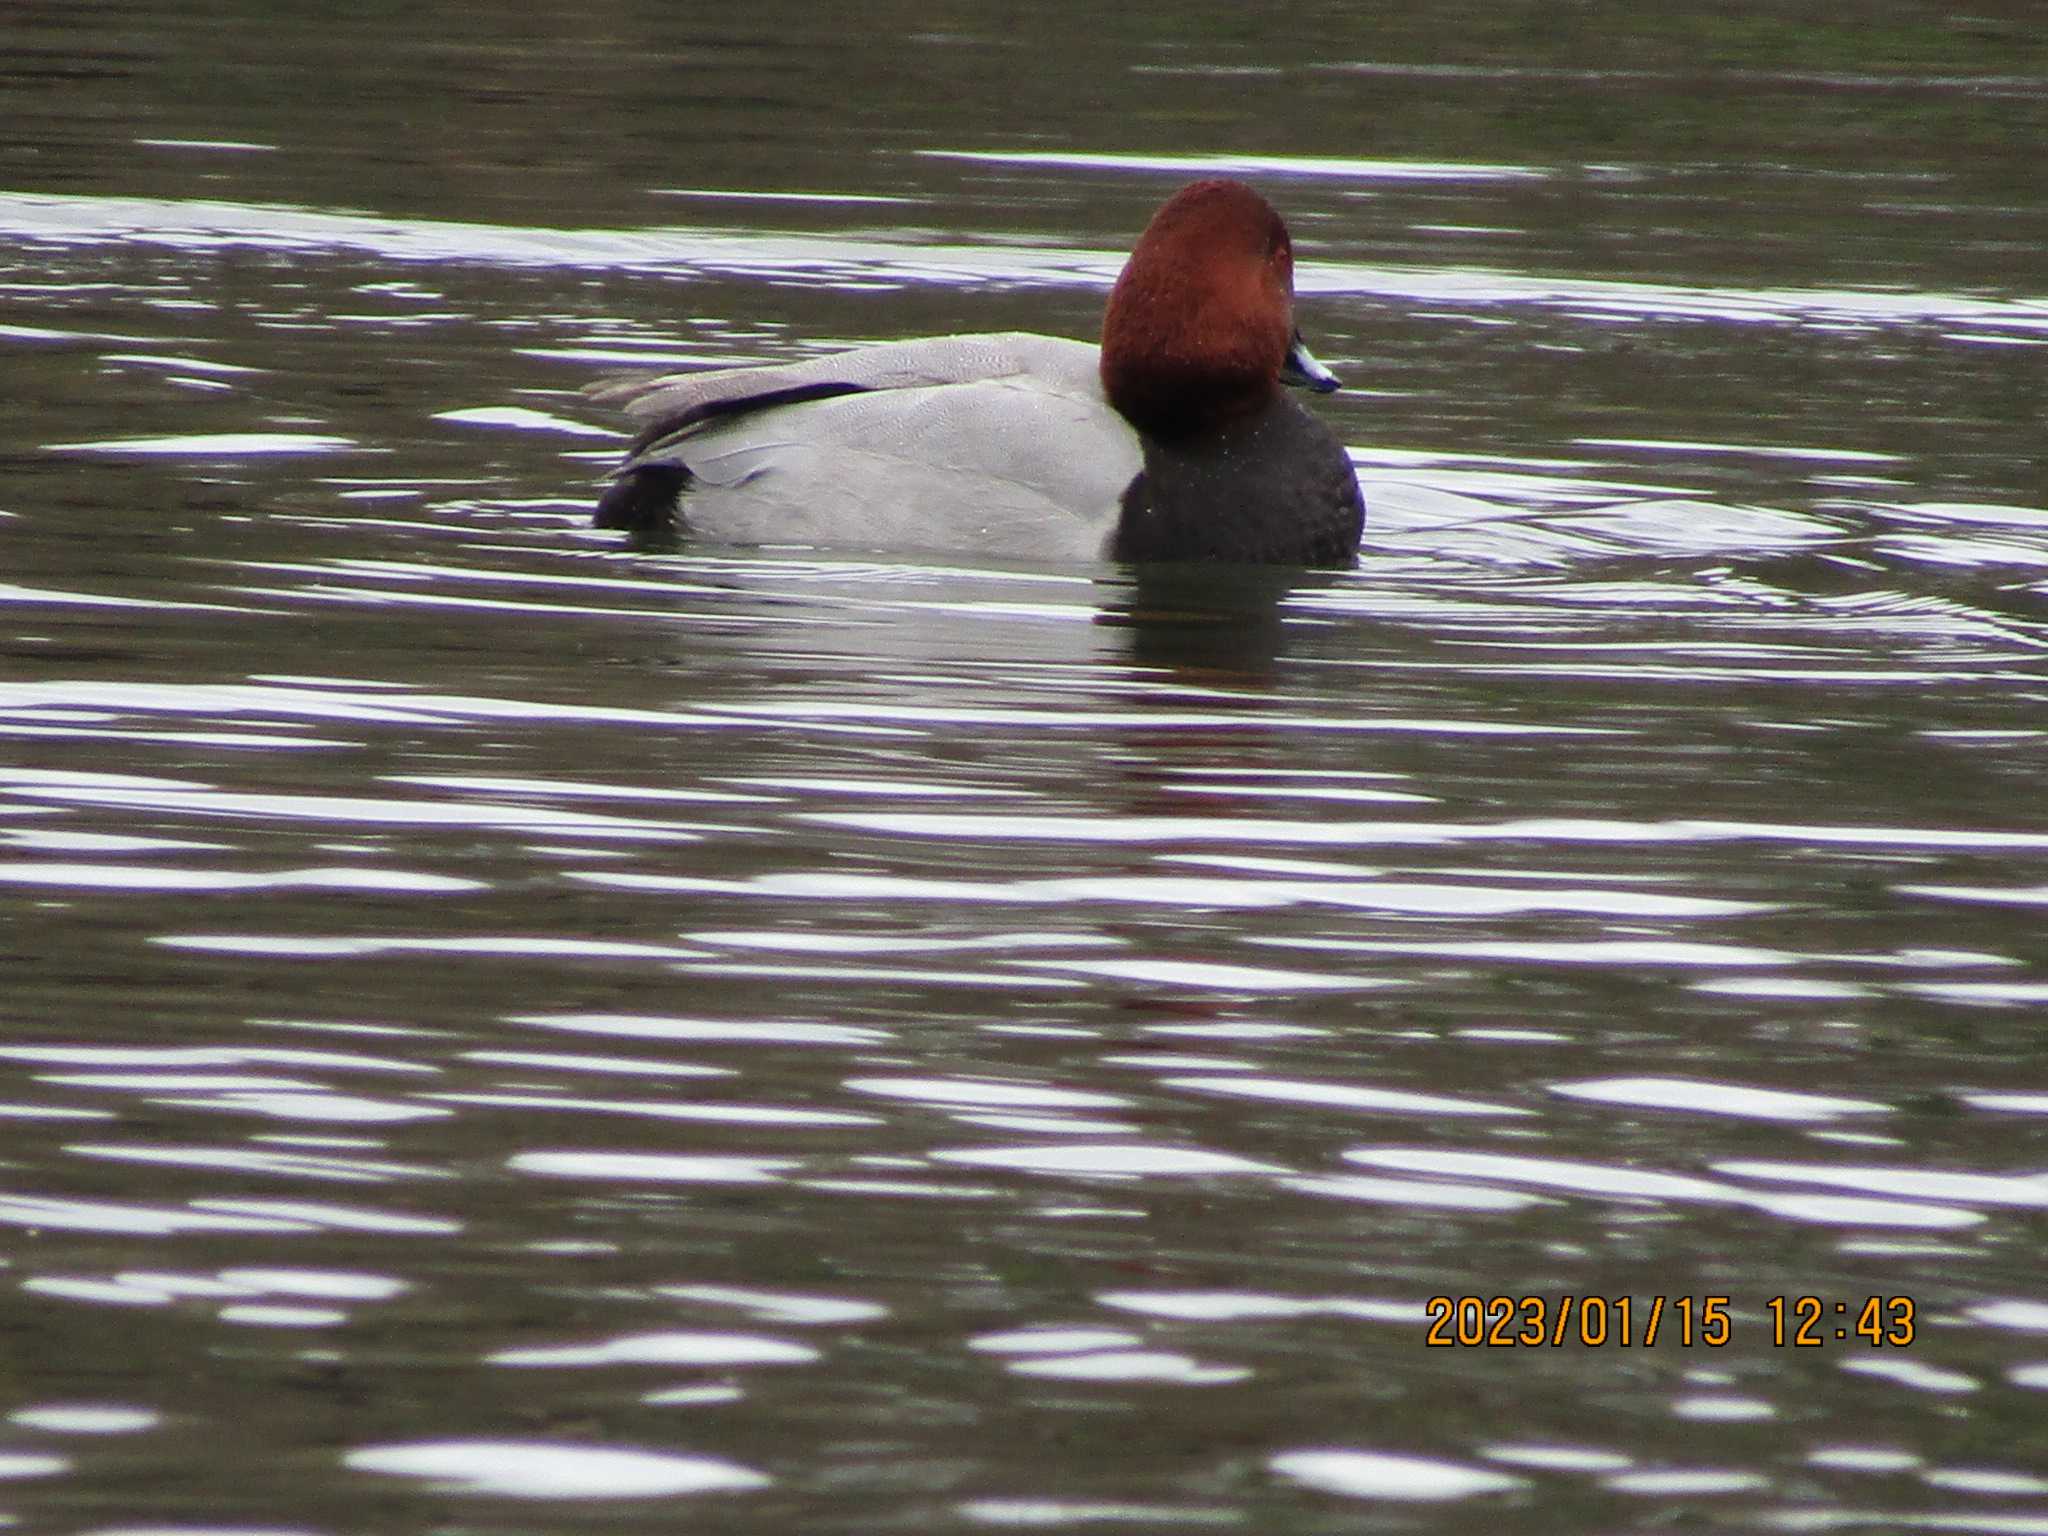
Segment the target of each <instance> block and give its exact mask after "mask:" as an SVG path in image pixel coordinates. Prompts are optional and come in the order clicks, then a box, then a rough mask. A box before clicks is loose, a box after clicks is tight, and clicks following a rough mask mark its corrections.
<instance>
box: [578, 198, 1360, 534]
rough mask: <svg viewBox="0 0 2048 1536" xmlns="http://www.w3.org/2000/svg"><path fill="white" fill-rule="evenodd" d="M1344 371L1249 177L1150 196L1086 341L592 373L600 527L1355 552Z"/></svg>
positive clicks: (911, 348)
mask: <svg viewBox="0 0 2048 1536" xmlns="http://www.w3.org/2000/svg"><path fill="white" fill-rule="evenodd" d="M1284 385H1294V386H1300V387H1304V388H1306V389H1307V390H1310V391H1313V392H1317V393H1328V392H1330V391H1332V390H1335V389H1336V388H1338V387H1339V386H1338V380H1337V378H1336V376H1335V375H1334V374H1332V373H1331V372H1330V370H1329V369H1327V368H1325V367H1324V366H1323V365H1322V364H1321V363H1319V362H1317V361H1316V359H1315V358H1314V357H1313V356H1312V355H1311V354H1310V353H1309V351H1308V349H1307V348H1306V347H1305V346H1304V345H1303V344H1302V340H1301V333H1300V331H1299V330H1298V329H1297V328H1296V326H1295V323H1294V252H1293V244H1292V241H1291V239H1290V237H1289V235H1288V231H1287V225H1286V223H1285V221H1284V220H1283V219H1282V218H1281V216H1280V215H1279V213H1278V212H1277V211H1275V209H1274V208H1273V206H1272V205H1271V204H1270V203H1269V202H1267V201H1266V199H1265V198H1264V197H1263V196H1261V195H1260V194H1259V193H1258V192H1256V191H1255V190H1253V189H1252V188H1251V187H1249V186H1247V185H1245V184H1244V183H1243V182H1241V181H1235V180H1230V179H1224V178H1216V179H1209V180H1203V181H1197V182H1195V183H1193V184H1191V185H1189V186H1186V187H1183V188H1181V189H1180V190H1179V191H1178V192H1176V193H1175V194H1174V195H1173V196H1172V197H1171V198H1169V199H1168V200H1167V201H1166V203H1165V204H1164V205H1163V206H1162V207H1161V208H1160V209H1159V211H1158V212H1157V213H1156V214H1154V215H1153V217H1152V220H1151V222H1150V223H1149V224H1147V225H1146V227H1145V230H1144V232H1143V233H1142V234H1141V235H1140V236H1139V238H1138V241H1137V244H1136V245H1135V246H1134V247H1133V248H1132V251H1131V255H1130V258H1129V260H1128V261H1126V262H1125V264H1124V267H1123V270H1122V272H1121V273H1120V275H1119V276H1118V277H1117V280H1116V283H1115V285H1114V286H1113V287H1112V288H1111V290H1110V295H1109V302H1108V305H1107V307H1106V308H1105V310H1104V312H1103V321H1102V339H1101V343H1100V345H1099V346H1095V345H1090V344H1089V343H1087V342H1082V341H1076V340H1071V339H1068V338H1063V337H1057V336H1045V335H1038V334H1034V333H1030V332H1022V331H1011V332H1001V333H989V334H980V335H954V336H936V337H922V338H917V339H912V340H905V341H888V342H881V343H876V344H871V345H866V346H859V347H854V348H851V349H849V350H845V351H840V352H835V353H831V354H827V355H823V356H819V357H813V358H808V359H805V360H803V361H800V362H791V363H782V364H775V365H770V366H765V367H732V368H714V369H708V370H699V371H694V372H688V373H655V374H645V373H642V374H638V375H633V376H628V377H621V378H615V379H609V380H604V381H600V382H599V383H597V384H595V385H593V386H591V387H590V390H589V391H588V393H590V394H591V395H592V397H593V398H594V399H596V400H597V401H599V402H602V403H605V404H610V405H615V406H617V407H619V408H621V409H623V411H624V412H625V413H626V414H627V416H628V417H630V418H631V419H632V420H633V421H634V422H635V423H636V424H638V427H639V432H638V435H637V436H636V437H635V438H634V439H633V441H632V443H631V445H630V446H629V447H628V448H627V450H626V452H625V456H624V459H623V461H622V462H621V463H620V464H619V466H618V467H617V468H616V469H615V470H614V471H613V472H612V477H611V483H610V485H609V486H608V487H607V488H606V490H605V491H604V493H603V495H602V497H601V499H600V500H599V502H598V505H597V509H596V513H595V517H594V522H595V525H596V526H597V527H600V528H609V529H623V530H626V531H627V532H628V533H630V534H633V535H636V536H638V537H639V538H641V539H642V540H643V541H647V542H667V541H668V540H669V539H672V538H674V537H676V536H677V535H679V534H680V535H682V536H686V537H688V538H690V539H691V540H693V541H697V540H703V541H710V542H715V543H730V544H747V545H805V546H814V547H820V548H826V549H860V550H867V551H876V552H886V553H923V554H930V555H980V556H990V557H996V558H1011V559H1020V560H1026V561H1034V562H1058V563H1066V562H1087V561H1101V560H1108V561H1116V562H1127V563H1134V562H1152V561H1176V562H1203V563H1213V562H1238V563H1247V564H1265V565H1299V566H1344V565H1350V564H1352V563H1354V562H1355V560H1356V558H1357V553H1358V542H1359V536H1360V532H1361V530H1362V528H1363V526H1364V520H1365V506H1364V501H1363V498H1362V496H1361V495H1360V493H1359V488H1358V477H1357V474H1356V472H1355V471H1354V469H1353V468H1352V464H1351V459H1350V455H1349V454H1347V453H1346V452H1345V449H1344V445H1343V444H1342V443H1341V442H1340V441H1339V440H1338V438H1337V436H1336V434H1335V433H1334V432H1332V431H1331V430H1330V428H1329V427H1328V426H1327V425H1326V424H1325V423H1324V422H1323V421H1322V420H1321V419H1320V418H1319V417H1318V416H1317V415H1315V414H1314V413H1313V412H1312V411H1310V410H1308V409H1307V408H1306V407H1305V406H1303V405H1302V404H1300V403H1299V402H1298V401H1297V400H1296V399H1295V398H1293V397H1292V396H1291V395H1290V394H1288V393H1286V392H1285V391H1284V390H1283V386H1284Z"/></svg>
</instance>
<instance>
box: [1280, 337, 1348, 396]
mask: <svg viewBox="0 0 2048 1536" xmlns="http://www.w3.org/2000/svg"><path fill="white" fill-rule="evenodd" d="M1280 382H1281V383H1282V384H1292V385H1294V386H1295V387H1296V388H1297V389H1312V390H1314V391H1315V392H1316V393H1317V394H1319V395H1327V394H1328V393H1329V392H1330V391H1331V390H1333V389H1335V388H1337V387H1338V384H1339V383H1340V381H1339V379H1338V378H1337V375H1335V374H1334V373H1332V372H1330V370H1329V369H1327V368H1325V367H1324V366H1323V365H1322V364H1321V363H1319V362H1317V361H1316V360H1315V357H1314V355H1313V354H1312V353H1310V351H1309V349H1308V347H1307V345H1306V344H1304V343H1303V341H1302V339H1301V332H1299V331H1296V332H1295V333H1294V337H1293V339H1292V340H1291V341H1289V342H1288V343H1287V361H1286V362H1284V363H1282V364H1281V365H1280Z"/></svg>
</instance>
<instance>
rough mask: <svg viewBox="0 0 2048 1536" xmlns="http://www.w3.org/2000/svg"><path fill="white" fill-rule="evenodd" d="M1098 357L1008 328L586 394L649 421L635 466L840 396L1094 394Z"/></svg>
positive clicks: (643, 379) (651, 378)
mask: <svg viewBox="0 0 2048 1536" xmlns="http://www.w3.org/2000/svg"><path fill="white" fill-rule="evenodd" d="M1098 355H1099V354H1098V352H1097V349H1096V348H1095V347H1093V346H1091V345H1089V344H1088V343H1086V342H1080V341H1068V340H1065V339H1063V338H1060V337H1056V336H1037V335H1033V334H1031V333H1030V332H1028V331H1002V332H992V333H988V334H983V335H975V336H935V337H928V338H919V339H916V340H912V341H890V342H882V343H879V344H877V345H875V346H871V347H855V348H853V349H851V350H849V351H845V352H835V353H831V354H829V355H827V356H824V357H813V358H807V359H805V360H804V361H802V362H796V363H777V364H773V365H771V366H769V367H763V368H712V369H705V370H703V371H701V372H695V373H640V374H624V375H619V376H617V377H614V378H609V379H603V380H600V381H598V382H597V383H596V384H593V385H591V386H590V387H589V388H588V389H587V390H586V391H585V392H586V393H587V394H588V395H589V396H590V397H591V398H592V399H593V400H596V401H599V402H601V403H603V404H607V405H616V406H618V407H620V408H622V409H623V410H624V411H625V413H626V414H627V415H628V416H630V417H632V418H633V419H634V420H635V421H637V422H639V423H641V429H640V434H639V436H638V437H636V438H635V439H634V441H633V444H632V446H631V448H629V449H628V450H627V459H628V461H629V462H630V461H631V460H633V459H636V458H639V457H641V456H643V455H645V454H647V453H649V452H650V451H652V450H656V449H659V448H662V447H665V446H667V445H668V444H670V443H671V442H673V441H675V440H676V439H678V438H680V437H683V436H686V435H688V434H690V433H692V432H694V431H696V430H698V429H700V428H702V427H703V426H704V424H705V423H707V422H712V421H719V420H722V419H725V418H728V417H733V416H742V415H746V414H749V413H751V412H755V411H762V410H767V409H769V408H771V407H773V406H779V405H796V404H799V403H802V402H804V401H810V400H825V399H830V398H831V397H833V396H835V395H852V394H866V393H873V392H877V391H884V390H898V389H927V388H931V387H934V386H938V385H947V384H973V383H980V382H982V381H985V380H996V379H1006V378H1014V377H1018V376H1030V377H1033V378H1036V379H1040V380H1043V381H1044V382H1046V383H1047V384H1048V385H1051V386H1052V387H1054V388H1056V389H1068V388H1071V389H1075V390H1086V389H1087V388H1089V387H1090V383H1091V381H1092V380H1093V379H1094V377H1095V372H1096V360H1097V357H1098Z"/></svg>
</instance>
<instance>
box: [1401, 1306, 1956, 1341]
mask: <svg viewBox="0 0 2048 1536" xmlns="http://www.w3.org/2000/svg"><path fill="white" fill-rule="evenodd" d="M1732 1306H1733V1302H1732V1300H1731V1298H1729V1297H1727V1296H1715V1295H1700V1296H1648V1297H1635V1296H1575V1295H1572V1294H1570V1293H1566V1294H1562V1295H1557V1296H1432V1297H1430V1298H1429V1300H1428V1301H1426V1302H1425V1303H1423V1307H1424V1311H1425V1313H1426V1315H1427V1319H1428V1323H1429V1331H1428V1332H1427V1333H1426V1334H1425V1335H1424V1336H1423V1342H1424V1343H1425V1344H1427V1345H1429V1346H1430V1347H1432V1348H1437V1349H1455V1348H1465V1349H1475V1348H1500V1347H1508V1348H1513V1347H1517V1346H1519V1347H1521V1348H1525V1349H1535V1348H1548V1349H1562V1348H1564V1347H1565V1346H1566V1345H1568V1344H1576V1345H1580V1346H1582V1347H1584V1348H1587V1349H1604V1348H1608V1347H1610V1346H1613V1347H1617V1348H1622V1349H1630V1348H1644V1349H1647V1348H1649V1347H1651V1346H1653V1345H1655V1344H1656V1343H1658V1342H1659V1341H1660V1340H1662V1341H1663V1342H1665V1343H1670V1344H1676V1345H1678V1346H1680V1347H1681V1348H1686V1349H1691V1348H1694V1347H1700V1348H1705V1349H1721V1348H1724V1347H1726V1346H1727V1345H1729V1344H1731V1343H1733V1342H1734V1340H1735V1334H1736V1326H1735V1315H1734V1313H1733V1311H1732ZM1763 1311H1764V1314H1765V1316H1766V1317H1767V1318H1768V1319H1769V1321H1770V1330H1771V1343H1772V1345H1773V1346H1774V1347H1776V1348H1780V1349H1783V1348H1788V1347H1791V1348H1802V1349H1806V1348H1814V1347H1817V1346H1822V1345H1826V1344H1831V1343H1833V1344H1850V1343H1860V1344H1864V1345H1867V1346H1869V1347H1870V1348H1873V1349H1883V1348H1887V1347H1889V1348H1893V1349H1902V1348H1904V1347H1905V1346H1907V1345H1909V1344H1911V1343H1912V1342H1913V1341H1914V1338H1915V1337H1916V1334H1917V1330H1918V1322H1919V1308H1917V1307H1916V1306H1915V1305H1914V1304H1913V1299H1912V1298H1911V1297H1910V1296H1860V1297H1857V1298H1855V1299H1853V1300H1844V1301H1831V1300H1827V1299H1825V1298H1822V1297H1819V1296H1771V1297H1768V1298H1766V1299H1765V1301H1764V1304H1763Z"/></svg>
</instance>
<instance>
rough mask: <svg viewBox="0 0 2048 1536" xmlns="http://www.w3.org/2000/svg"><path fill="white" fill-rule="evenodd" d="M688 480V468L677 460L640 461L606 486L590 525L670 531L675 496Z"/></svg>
mask: <svg viewBox="0 0 2048 1536" xmlns="http://www.w3.org/2000/svg"><path fill="white" fill-rule="evenodd" d="M689 483H690V472H689V471H688V470H687V469H685V468H683V466H682V465H680V464H643V465H641V466H640V467H639V468H637V469H629V470H627V471H626V472H625V473H624V474H622V475H620V476H619V477H618V478H617V479H616V480H614V481H612V483H611V484H610V485H609V486H607V487H606V488H605V493H604V495H603V496H602V497H600V498H599V500H598V503H597V512H596V515H595V516H593V517H592V518H591V520H590V521H591V525H592V526H593V527H597V528H623V529H625V530H626V531H627V532H628V533H637V534H643V535H645V534H659V533H668V532H672V531H673V530H674V528H675V521H676V497H678V496H680V495H681V494H682V493H683V489H684V487H685V486H687V485H688V484H689Z"/></svg>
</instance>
